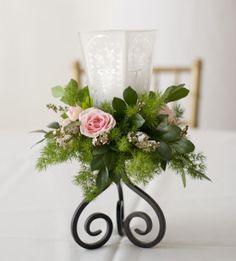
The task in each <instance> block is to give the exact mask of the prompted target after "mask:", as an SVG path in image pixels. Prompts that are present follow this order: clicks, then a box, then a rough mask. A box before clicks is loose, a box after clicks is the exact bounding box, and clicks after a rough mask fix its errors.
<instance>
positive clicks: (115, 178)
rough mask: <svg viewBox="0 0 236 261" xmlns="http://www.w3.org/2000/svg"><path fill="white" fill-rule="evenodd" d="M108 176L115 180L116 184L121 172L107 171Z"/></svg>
mask: <svg viewBox="0 0 236 261" xmlns="http://www.w3.org/2000/svg"><path fill="white" fill-rule="evenodd" d="M109 177H110V179H111V180H112V181H113V182H115V183H116V184H118V183H119V182H120V180H121V177H122V172H120V171H115V170H114V171H109Z"/></svg>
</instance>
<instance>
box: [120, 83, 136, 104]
mask: <svg viewBox="0 0 236 261" xmlns="http://www.w3.org/2000/svg"><path fill="white" fill-rule="evenodd" d="M123 97H124V100H125V101H126V103H127V104H128V105H131V106H132V105H135V104H136V103H137V99H138V95H137V92H136V91H135V90H134V89H132V88H131V87H130V86H129V87H128V88H126V89H125V90H124V92H123Z"/></svg>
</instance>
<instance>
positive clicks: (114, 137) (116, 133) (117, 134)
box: [109, 127, 122, 141]
mask: <svg viewBox="0 0 236 261" xmlns="http://www.w3.org/2000/svg"><path fill="white" fill-rule="evenodd" d="M121 137H122V134H121V130H120V128H117V127H115V128H114V129H112V130H111V132H110V133H109V138H110V140H111V141H119V140H120V139H121Z"/></svg>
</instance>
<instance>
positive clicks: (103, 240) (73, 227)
mask: <svg viewBox="0 0 236 261" xmlns="http://www.w3.org/2000/svg"><path fill="white" fill-rule="evenodd" d="M88 204H89V202H87V201H85V200H84V201H82V203H81V204H80V205H79V206H78V207H77V209H76V210H75V213H74V215H73V218H72V222H71V233H72V236H73V238H74V240H75V242H76V243H77V244H78V245H80V246H81V247H83V248H86V249H96V248H99V247H101V246H103V245H104V244H106V242H107V241H108V240H109V238H110V237H111V233H112V229H113V225H112V221H111V219H110V218H109V217H108V216H107V215H105V214H103V213H94V214H92V215H90V216H89V217H88V218H87V219H86V222H85V224H84V228H85V231H86V232H87V233H88V234H89V235H90V236H98V235H99V234H101V233H102V230H100V229H98V230H96V231H91V228H90V226H91V224H92V222H93V221H94V220H96V219H104V220H105V221H106V225H107V229H106V232H105V234H104V235H103V237H102V238H101V239H99V240H98V241H97V242H95V243H86V242H84V241H82V239H81V238H80V237H79V235H78V232H77V224H78V221H79V218H80V215H81V214H82V212H83V210H84V208H85V207H86V206H87V205H88Z"/></svg>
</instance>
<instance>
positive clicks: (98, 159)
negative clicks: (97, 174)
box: [90, 154, 105, 171]
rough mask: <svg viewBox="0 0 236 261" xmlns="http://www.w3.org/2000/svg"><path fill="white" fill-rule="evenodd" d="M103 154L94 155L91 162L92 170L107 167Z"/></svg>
mask: <svg viewBox="0 0 236 261" xmlns="http://www.w3.org/2000/svg"><path fill="white" fill-rule="evenodd" d="M103 156H104V155H103V154H101V155H96V156H94V157H93V159H92V160H91V162H90V167H91V170H92V171H93V170H101V169H102V168H104V167H105V164H104V161H103Z"/></svg>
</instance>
